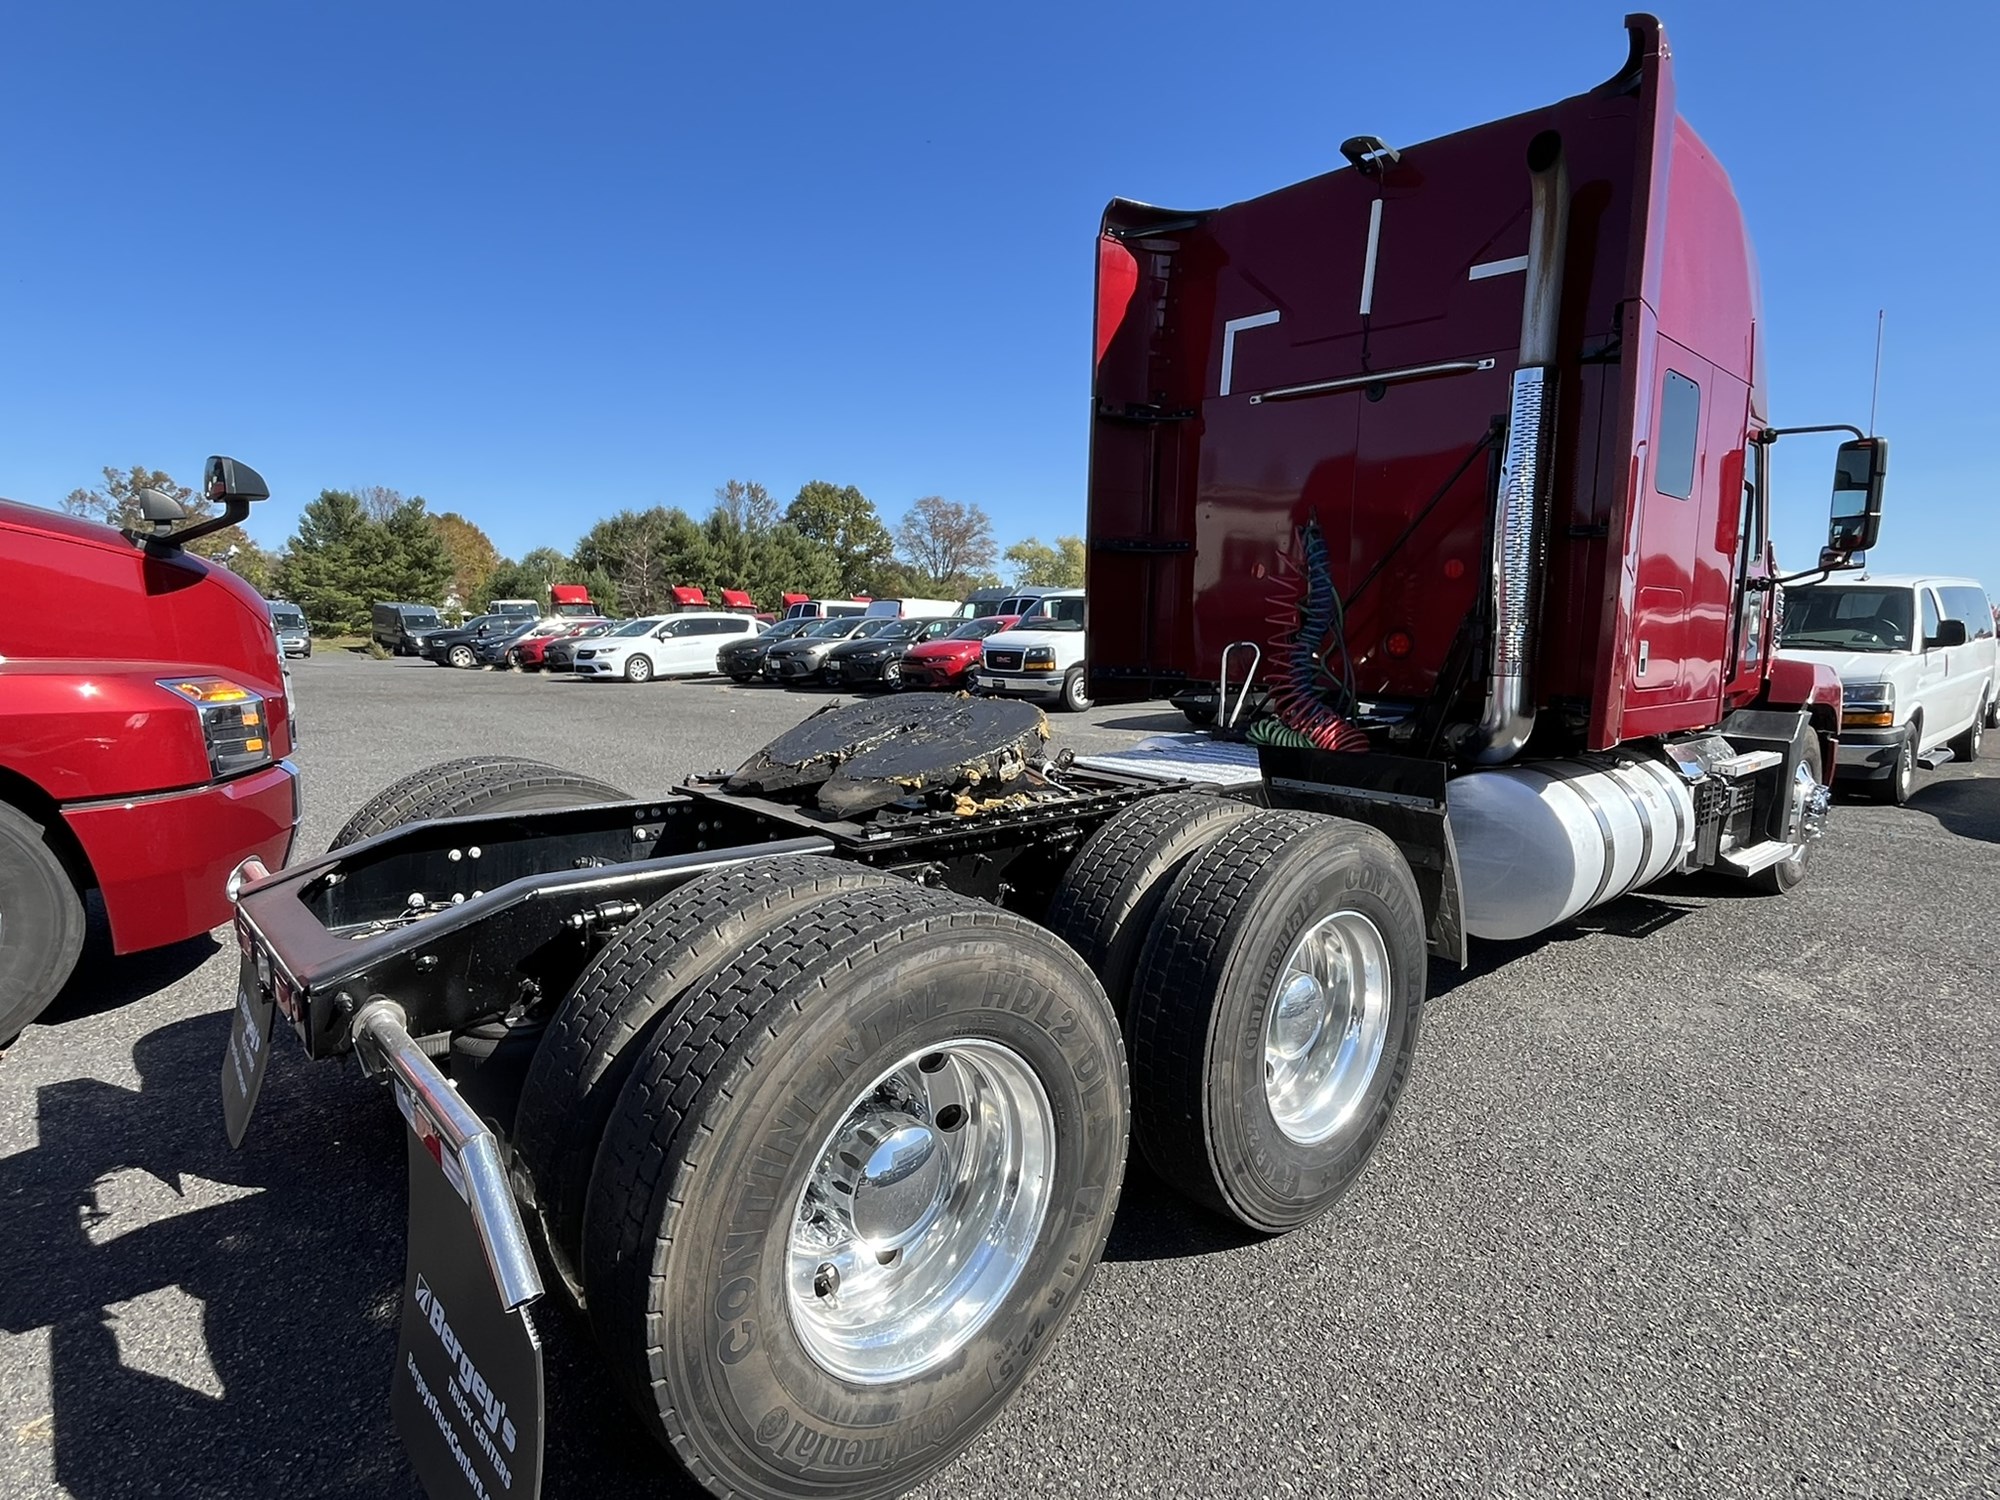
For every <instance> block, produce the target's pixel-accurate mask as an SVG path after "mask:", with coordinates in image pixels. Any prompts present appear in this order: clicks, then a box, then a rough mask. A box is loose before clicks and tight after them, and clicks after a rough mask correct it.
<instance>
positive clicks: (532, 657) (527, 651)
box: [510, 619, 611, 672]
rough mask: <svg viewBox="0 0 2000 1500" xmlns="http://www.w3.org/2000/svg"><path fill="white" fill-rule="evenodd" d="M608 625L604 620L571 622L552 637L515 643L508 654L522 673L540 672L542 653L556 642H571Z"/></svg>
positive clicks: (539, 637)
mask: <svg viewBox="0 0 2000 1500" xmlns="http://www.w3.org/2000/svg"><path fill="white" fill-rule="evenodd" d="M610 623H611V622H610V621H609V620H604V619H581V620H573V621H571V622H570V627H569V629H567V630H558V631H557V632H556V633H555V634H554V635H538V636H536V637H534V638H533V639H532V640H525V641H517V642H515V644H514V645H513V646H512V647H511V648H510V654H511V655H512V656H513V658H514V665H515V666H517V667H519V668H520V669H521V670H522V671H523V672H539V671H541V670H542V653H543V652H544V651H546V650H548V649H549V647H551V646H553V645H554V644H555V643H556V642H557V641H573V640H575V639H576V638H577V637H578V636H580V635H585V634H588V633H589V632H591V631H593V630H600V629H602V628H603V627H604V626H606V625H609V624H610Z"/></svg>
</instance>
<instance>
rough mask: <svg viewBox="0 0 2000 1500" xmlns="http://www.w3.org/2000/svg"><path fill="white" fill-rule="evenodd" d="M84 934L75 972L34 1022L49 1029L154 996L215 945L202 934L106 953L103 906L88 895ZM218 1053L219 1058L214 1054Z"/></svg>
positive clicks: (201, 961)
mask: <svg viewBox="0 0 2000 1500" xmlns="http://www.w3.org/2000/svg"><path fill="white" fill-rule="evenodd" d="M87 920H88V922H89V927H88V929H87V930H86V932H85V934H84V940H83V952H82V954H81V955H80V956H79V957H78V959H77V965H76V971H75V972H74V973H72V974H71V975H70V976H69V982H68V983H67V984H65V985H64V986H63V987H62V990H61V991H60V993H58V994H57V995H56V997H55V999H53V1000H51V1001H50V1002H49V1005H48V1008H47V1009H46V1010H44V1011H43V1012H42V1014H41V1018H40V1024H42V1025H45V1026H52V1025H57V1024H60V1023H61V1022H64V1021H78V1020H82V1019H83V1018H84V1017H86V1016H97V1015H102V1014H104V1012H106V1011H109V1010H116V1009H118V1008H119V1007H120V1006H122V1005H129V1004H131V1003H132V1002H133V1001H134V1000H143V999H144V998H145V997H146V996H148V995H152V994H157V993H158V992H159V991H161V990H163V989H165V988H166V987H167V986H168V985H170V984H175V983H178V982H179V981H180V980H183V979H185V978H187V976H188V975H190V974H192V973H193V972H194V971H195V970H196V969H199V968H200V967H201V966H202V965H203V964H205V963H207V962H208V960H209V959H210V958H212V957H214V955H215V952H216V950H217V949H218V948H220V947H221V944H219V943H218V942H216V940H215V939H214V938H212V937H210V936H209V935H208V934H207V933H205V932H204V933H201V934H200V935H198V936H196V937H191V938H188V939H187V940H186V941H184V942H179V943H173V944H170V945H169V946H167V947H165V948H152V949H149V950H147V951H146V952H144V953H123V954H121V953H114V952H112V951H111V926H110V923H109V922H107V921H106V920H105V916H104V904H103V902H102V901H100V900H99V899H98V897H97V895H96V893H95V892H93V893H92V894H91V897H90V904H89V908H88V916H87ZM218 1055H219V1054H218Z"/></svg>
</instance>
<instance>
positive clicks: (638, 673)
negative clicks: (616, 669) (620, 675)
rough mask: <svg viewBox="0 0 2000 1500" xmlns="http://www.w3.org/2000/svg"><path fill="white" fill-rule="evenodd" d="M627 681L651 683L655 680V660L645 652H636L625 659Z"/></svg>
mask: <svg viewBox="0 0 2000 1500" xmlns="http://www.w3.org/2000/svg"><path fill="white" fill-rule="evenodd" d="M625 680H626V681H627V682H651V681H652V680H653V658H652V657H650V656H647V655H646V654H645V653H644V652H638V651H635V652H633V653H632V655H630V656H628V657H626V658H625Z"/></svg>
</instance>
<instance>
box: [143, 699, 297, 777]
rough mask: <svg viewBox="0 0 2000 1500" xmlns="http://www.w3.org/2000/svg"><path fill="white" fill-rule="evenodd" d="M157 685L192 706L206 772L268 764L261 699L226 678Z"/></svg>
mask: <svg viewBox="0 0 2000 1500" xmlns="http://www.w3.org/2000/svg"><path fill="white" fill-rule="evenodd" d="M159 684H160V686H161V687H163V688H165V689H166V690H167V691H168V692H170V693H172V694H174V696H175V697H177V698H180V699H183V700H184V701H186V702H188V703H191V704H193V705H194V711H195V713H196V715H197V716H198V717H199V718H200V721H201V738H202V743H203V745H204V746H206V747H207V750H208V769H209V770H210V772H212V773H213V774H214V775H217V776H229V775H233V774H234V773H236V772H238V771H247V770H249V769H251V768H252V767H253V766H262V765H269V764H270V761H271V741H270V739H269V737H268V734H267V732H266V727H265V723H264V700H263V698H261V697H260V696H258V695H257V694H256V693H254V692H252V691H251V690H250V689H249V688H247V687H244V686H243V685H242V684H240V683H235V682H231V681H230V680H229V679H228V678H227V677H162V678H160V679H159Z"/></svg>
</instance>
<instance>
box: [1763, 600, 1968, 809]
mask: <svg viewBox="0 0 2000 1500" xmlns="http://www.w3.org/2000/svg"><path fill="white" fill-rule="evenodd" d="M1784 602H1785V625H1784V633H1783V635H1782V636H1781V637H1780V638H1779V654H1780V655H1782V656H1793V657H1798V658H1800V659H1801V660H1806V661H1817V662H1824V663H1825V664H1826V665H1828V666H1830V667H1832V668H1833V669H1834V670H1835V671H1836V672H1838V673H1839V674H1840V682H1841V690H1842V691H1841V696H1842V700H1843V707H1842V710H1841V719H1840V762H1839V765H1840V769H1839V774H1838V775H1837V776H1836V778H1835V781H1834V784H1835V785H1836V786H1852V785H1854V784H1855V783H1857V782H1859V783H1861V784H1862V785H1863V786H1865V787H1866V789H1867V790H1869V791H1870V792H1872V793H1873V794H1874V795H1875V796H1877V797H1879V798H1880V799H1881V800H1883V801H1885V802H1898V803H1900V802H1904V801H1907V800H1908V798H1909V795H1910V791H1911V789H1912V787H1914V786H1915V784H1916V775H1917V764H1918V762H1919V761H1920V760H1922V761H1926V762H1928V763H1930V764H1932V765H1935V764H1937V763H1938V762H1940V761H1943V760H1949V759H1952V758H1957V759H1959V760H1973V759H1976V758H1977V757H1978V755H1979V746H1980V741H1981V740H1982V739H1983V738H1984V736H1985V732H1986V731H1987V730H1988V729H1990V728H1996V727H2000V642H1996V640H1995V638H1994V625H1993V607H1992V605H1991V603H1990V602H1989V601H1988V600H1987V597H1986V591H1985V590H1984V589H1983V588H1981V587H1980V586H1979V585H1978V584H1977V583H1975V582H1974V581H1973V580H1972V579H1970V578H1942V577H1932V576H1930V575H1928V574H1926V575H1911V574H1899V575H1894V576H1883V577H1870V576H1869V575H1867V574H1865V573H1864V574H1862V575H1861V576H1860V577H1858V578H1840V577H1834V578H1829V579H1828V580H1826V581H1825V582H1824V583H1813V584H1807V585H1806V586H1804V587H1802V588H1788V589H1786V590H1785V596H1784Z"/></svg>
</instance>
